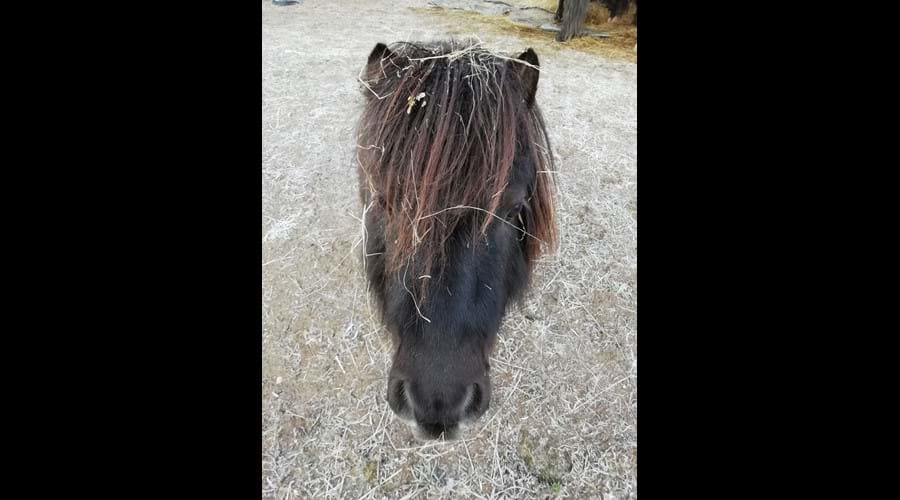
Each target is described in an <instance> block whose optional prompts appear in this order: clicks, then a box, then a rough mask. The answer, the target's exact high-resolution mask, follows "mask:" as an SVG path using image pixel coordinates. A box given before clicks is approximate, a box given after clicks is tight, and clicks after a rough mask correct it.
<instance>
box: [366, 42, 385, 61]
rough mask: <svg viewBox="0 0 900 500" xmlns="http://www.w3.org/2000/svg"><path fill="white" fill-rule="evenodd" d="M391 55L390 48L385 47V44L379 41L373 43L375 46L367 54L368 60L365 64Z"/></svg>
mask: <svg viewBox="0 0 900 500" xmlns="http://www.w3.org/2000/svg"><path fill="white" fill-rule="evenodd" d="M390 56H391V49H389V48H388V47H387V45H385V44H383V43H381V42H379V43H376V44H375V48H374V49H372V53H371V54H369V61H368V62H367V63H366V64H372V63H375V62H379V61H381V60H382V59H387V58H388V57H390Z"/></svg>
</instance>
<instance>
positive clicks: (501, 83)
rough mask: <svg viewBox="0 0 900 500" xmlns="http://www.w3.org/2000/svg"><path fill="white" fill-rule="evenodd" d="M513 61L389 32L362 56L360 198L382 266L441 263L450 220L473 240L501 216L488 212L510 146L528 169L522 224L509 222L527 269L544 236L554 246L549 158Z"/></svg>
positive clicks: (507, 170) (501, 186)
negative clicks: (379, 235)
mask: <svg viewBox="0 0 900 500" xmlns="http://www.w3.org/2000/svg"><path fill="white" fill-rule="evenodd" d="M520 64H525V65H527V64H528V63H525V62H523V61H519V60H517V59H515V58H513V57H505V56H498V55H495V54H492V53H491V52H489V51H487V50H485V49H483V48H481V47H480V46H479V45H478V44H476V43H472V42H471V41H464V42H457V41H450V42H441V43H437V44H430V45H421V44H414V43H395V44H392V45H391V46H390V47H389V50H387V51H385V55H384V57H382V58H381V59H380V60H378V61H370V63H369V64H368V65H367V66H366V68H365V70H364V72H363V74H362V75H361V76H360V81H361V83H362V84H363V85H364V88H363V91H364V93H366V94H367V98H366V105H365V109H364V111H363V114H362V119H361V121H360V126H359V129H358V135H359V139H358V141H359V142H358V159H359V166H360V170H361V174H362V175H365V177H366V182H365V184H367V191H368V192H364V193H363V203H364V205H366V209H367V210H372V211H374V212H375V215H378V216H380V217H381V218H382V220H383V221H384V224H385V235H386V236H385V241H386V244H387V245H388V246H389V248H390V249H391V251H389V252H388V255H387V257H388V260H387V263H386V264H387V266H386V270H387V271H388V272H398V271H401V270H403V269H407V270H409V269H412V270H413V271H411V272H415V273H416V275H415V276H414V277H413V278H414V279H415V278H418V277H419V273H421V274H423V275H428V274H430V272H431V271H432V270H433V269H434V268H435V265H436V263H441V264H444V263H445V262H446V261H445V258H446V254H445V248H444V247H445V243H446V241H447V239H448V238H449V237H450V236H451V235H452V234H453V233H454V231H456V230H457V229H462V228H465V229H466V230H468V231H470V234H471V236H470V238H471V239H470V240H469V241H471V243H472V245H473V248H474V246H475V245H477V243H478V242H479V240H480V238H482V237H483V236H484V234H485V232H486V231H487V229H488V228H489V227H490V225H491V224H494V223H497V224H503V223H508V222H507V221H505V220H504V219H503V214H502V213H501V214H494V213H495V212H496V210H497V209H498V205H499V204H500V202H501V198H502V194H503V192H504V190H505V187H506V185H507V183H508V181H509V180H510V175H511V172H513V169H514V168H516V167H514V160H515V158H516V157H517V156H519V157H523V158H527V157H528V156H530V160H531V162H530V164H531V165H532V166H533V168H534V170H535V172H534V173H533V175H534V178H535V181H534V183H533V184H532V186H531V188H530V192H529V201H528V204H527V206H526V207H525V208H526V211H527V216H526V217H525V224H524V226H525V227H519V226H520V223H519V222H518V221H516V222H515V224H514V226H515V227H516V228H517V229H518V230H519V231H521V232H522V233H523V236H524V237H525V238H526V239H527V242H526V244H525V253H526V259H527V261H528V262H529V270H530V267H531V263H532V262H533V261H534V260H535V259H536V258H537V257H538V256H539V255H540V253H541V246H542V244H545V245H547V246H551V247H552V246H554V245H555V243H556V227H555V224H554V216H553V192H552V188H551V183H552V178H551V175H550V174H551V173H552V172H554V171H555V169H554V168H553V160H552V156H551V154H550V151H551V150H550V144H549V140H548V138H547V132H546V129H545V126H544V121H543V118H542V117H541V114H540V111H539V110H538V107H537V105H536V104H533V105H531V106H529V105H528V103H526V98H527V96H526V95H525V94H526V90H525V89H524V85H523V83H522V80H521V77H520V73H519V69H520V68H522V66H519V65H520ZM536 69H537V68H535V70H536ZM525 164H526V162H522V165H525ZM529 168H531V167H529ZM364 191H365V190H364ZM520 220H521V219H520ZM410 265H412V267H411V268H410ZM435 278H437V277H435ZM421 281H422V280H418V279H416V282H417V283H418V282H421Z"/></svg>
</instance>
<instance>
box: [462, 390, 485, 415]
mask: <svg viewBox="0 0 900 500" xmlns="http://www.w3.org/2000/svg"><path fill="white" fill-rule="evenodd" d="M483 398H484V394H483V392H482V391H481V385H480V384H479V383H477V382H476V383H474V384H472V389H471V395H470V396H469V402H468V403H467V404H466V409H465V413H464V414H465V415H466V416H470V415H477V414H478V413H479V412H480V410H481V403H482V400H483Z"/></svg>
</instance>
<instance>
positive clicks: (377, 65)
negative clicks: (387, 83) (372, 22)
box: [363, 43, 394, 94]
mask: <svg viewBox="0 0 900 500" xmlns="http://www.w3.org/2000/svg"><path fill="white" fill-rule="evenodd" d="M393 55H394V53H393V52H391V49H389V48H388V47H387V45H385V44H383V43H377V44H375V48H374V49H372V53H371V54H369V59H368V60H367V61H366V69H365V70H364V71H363V78H364V79H365V81H366V84H367V85H374V84H376V83H378V80H380V79H381V77H382V76H383V75H384V63H385V62H386V61H387V60H389V59H390V58H391V56H393ZM370 90H371V89H370ZM364 92H365V93H367V94H368V93H369V92H368V91H367V90H365V89H364Z"/></svg>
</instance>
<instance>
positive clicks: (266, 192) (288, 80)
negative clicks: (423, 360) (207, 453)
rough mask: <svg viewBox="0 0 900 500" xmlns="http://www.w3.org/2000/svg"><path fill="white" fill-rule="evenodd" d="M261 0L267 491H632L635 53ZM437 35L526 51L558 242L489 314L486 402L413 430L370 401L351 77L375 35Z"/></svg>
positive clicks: (385, 350)
mask: <svg viewBox="0 0 900 500" xmlns="http://www.w3.org/2000/svg"><path fill="white" fill-rule="evenodd" d="M507 2H508V3H515V0H507ZM261 8H262V14H263V29H262V36H263V40H262V62H263V65H262V86H263V100H262V119H263V130H262V139H263V150H262V183H263V193H262V195H263V217H262V221H261V222H262V249H263V263H262V270H263V337H262V349H263V373H262V376H263V387H262V390H263V400H262V408H261V410H262V420H263V428H262V434H263V454H262V474H263V491H262V496H263V498H278V499H284V498H287V499H292V498H414V497H418V498H498V497H505V498H535V497H539V498H545V497H563V498H579V499H580V498H604V499H612V498H616V499H621V498H635V497H636V496H637V493H636V490H637V476H636V462H637V423H636V411H637V397H636V374H637V358H636V334H637V331H636V312H635V311H636V299H637V253H636V237H637V233H636V229H637V206H636V204H637V201H636V197H637V186H636V174H637V152H636V146H637V130H636V126H637V123H636V121H637V87H636V82H637V65H636V63H634V62H633V61H632V60H628V59H627V58H625V57H621V58H620V57H612V56H611V55H602V54H598V53H596V52H592V51H590V50H585V49H584V48H583V47H581V46H579V45H577V44H559V43H557V42H555V41H554V40H553V33H549V32H547V33H546V37H545V38H541V37H540V36H536V35H534V34H533V33H532V34H530V35H528V36H527V37H525V36H522V35H521V34H520V33H518V32H516V31H515V30H505V29H501V28H498V27H496V26H491V25H490V24H489V23H480V22H471V23H461V22H460V19H461V18H460V17H459V16H458V15H454V14H451V13H448V12H446V11H445V10H444V9H438V8H429V7H428V2H427V1H426V0H400V1H388V0H341V1H333V0H302V1H301V2H300V3H299V4H297V5H293V6H288V7H281V6H276V5H273V4H272V2H271V0H268V1H263V2H262V7H261ZM600 30H601V31H602V27H600ZM451 35H452V36H456V37H463V36H467V35H468V36H477V37H478V38H480V39H481V40H482V41H483V42H484V44H485V45H486V46H487V47H489V48H491V49H493V50H496V51H499V52H505V53H519V52H521V51H522V50H524V49H525V48H527V47H533V48H534V49H535V51H536V52H537V53H538V56H539V57H540V61H541V69H542V71H541V77H540V83H539V87H538V96H537V99H538V104H539V105H540V106H541V108H542V111H543V113H544V116H545V118H546V121H547V127H548V129H549V133H550V139H551V143H552V144H553V146H554V154H555V156H556V159H557V162H558V163H557V168H558V170H559V176H558V180H559V196H558V198H557V207H558V215H559V227H560V240H561V241H560V247H559V250H558V252H557V253H555V254H553V255H548V256H545V257H544V258H543V259H542V261H541V262H540V263H539V264H538V266H537V268H536V271H535V276H534V282H533V287H532V289H531V291H530V292H529V293H528V296H527V297H526V299H525V301H524V302H523V304H522V305H521V306H518V307H514V308H513V309H511V310H510V312H509V314H508V315H507V316H506V318H505V320H504V323H503V326H502V328H501V330H500V333H499V341H498V345H497V350H496V351H495V352H494V355H493V362H492V370H491V380H492V383H493V398H492V401H491V407H490V410H489V411H488V413H487V414H486V415H485V416H483V417H482V418H481V419H480V421H479V422H478V423H477V424H476V425H475V426H474V427H473V428H472V429H471V430H470V431H469V433H468V434H467V435H466V436H465V439H463V440H459V441H455V442H449V443H440V442H436V443H428V444H422V443H419V442H417V441H415V440H414V439H413V437H412V434H411V433H410V431H409V429H408V428H407V427H406V426H404V425H402V424H400V423H399V422H397V421H395V420H394V419H393V417H392V413H391V411H390V409H389V408H388V405H387V403H386V401H385V392H386V383H387V373H388V369H389V368H390V356H391V352H390V351H391V346H390V339H389V337H388V335H387V333H386V332H385V331H384V329H383V328H382V327H381V325H380V324H379V322H378V320H377V317H376V315H375V314H374V310H373V308H372V307H373V306H374V304H373V303H371V302H370V301H369V300H368V298H367V297H366V295H365V281H364V277H363V275H362V272H361V265H360V259H359V255H358V252H359V251H360V246H359V244H360V241H361V226H360V220H359V217H360V215H361V212H362V207H361V206H360V205H359V201H358V198H357V178H356V170H355V168H356V167H355V163H354V162H355V137H354V126H355V122H356V119H357V117H358V116H359V112H360V110H361V106H362V94H361V93H360V88H359V83H358V82H357V79H356V77H357V74H358V73H359V70H360V68H361V67H362V65H363V63H364V62H365V60H366V56H367V55H368V54H369V52H370V51H371V49H372V47H373V46H374V45H375V43H376V42H386V43H387V42H393V41H399V40H431V39H436V38H443V37H447V36H451ZM601 41H602V40H601Z"/></svg>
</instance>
